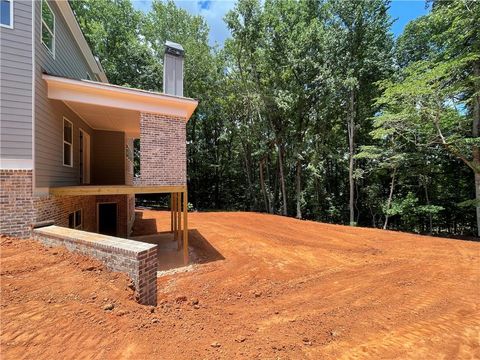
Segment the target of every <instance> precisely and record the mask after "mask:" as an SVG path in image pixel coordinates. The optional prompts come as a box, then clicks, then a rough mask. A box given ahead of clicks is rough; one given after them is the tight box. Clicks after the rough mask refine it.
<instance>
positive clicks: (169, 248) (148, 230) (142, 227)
mask: <svg viewBox="0 0 480 360" xmlns="http://www.w3.org/2000/svg"><path fill="white" fill-rule="evenodd" d="M142 215H143V214H142V213H141V212H139V211H136V212H135V223H134V226H133V234H134V236H132V237H131V239H132V240H137V241H142V242H147V243H150V244H156V245H157V246H158V271H165V270H171V269H176V268H179V267H183V266H184V264H183V251H182V250H181V249H180V250H179V249H178V243H177V241H175V239H174V235H173V233H172V232H170V231H158V227H157V222H156V220H155V219H145V218H143V216H142ZM188 239H189V240H188V242H189V243H188V245H189V246H188V248H189V251H188V252H189V258H190V262H189V264H206V263H209V262H213V261H218V260H225V258H224V257H223V256H222V254H220V253H219V252H218V250H217V249H216V248H215V247H213V246H212V244H211V243H210V242H209V241H208V240H207V239H206V238H205V237H204V236H203V235H202V234H201V233H200V232H199V231H198V230H197V229H189V230H188Z"/></svg>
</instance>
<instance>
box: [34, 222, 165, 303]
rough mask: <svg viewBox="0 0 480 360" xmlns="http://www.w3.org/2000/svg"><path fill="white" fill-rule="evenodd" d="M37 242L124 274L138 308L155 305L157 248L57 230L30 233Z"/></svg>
mask: <svg viewBox="0 0 480 360" xmlns="http://www.w3.org/2000/svg"><path fill="white" fill-rule="evenodd" d="M33 237H34V239H36V240H39V241H41V242H42V243H44V244H46V245H49V246H65V247H66V248H67V249H68V250H70V251H73V252H80V253H82V254H84V255H87V256H91V257H94V258H97V259H99V260H101V261H102V262H103V263H104V264H105V265H106V266H107V268H108V269H110V270H112V271H121V272H125V273H127V274H128V275H129V276H130V278H131V279H132V280H133V283H134V284H135V297H136V299H137V301H138V302H139V303H141V304H146V305H156V303H157V261H158V260H157V246H156V245H153V244H147V243H140V242H137V241H132V240H126V239H118V238H112V237H109V236H105V235H99V234H93V233H88V232H85V231H78V230H73V229H63V228H61V227H58V226H47V227H43V228H40V229H35V230H34V231H33Z"/></svg>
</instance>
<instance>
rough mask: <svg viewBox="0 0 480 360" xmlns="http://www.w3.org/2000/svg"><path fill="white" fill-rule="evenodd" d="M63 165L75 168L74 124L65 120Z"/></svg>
mask: <svg viewBox="0 0 480 360" xmlns="http://www.w3.org/2000/svg"><path fill="white" fill-rule="evenodd" d="M63 165H64V166H70V167H72V166H73V124H72V123H71V122H70V121H69V120H67V119H66V118H63Z"/></svg>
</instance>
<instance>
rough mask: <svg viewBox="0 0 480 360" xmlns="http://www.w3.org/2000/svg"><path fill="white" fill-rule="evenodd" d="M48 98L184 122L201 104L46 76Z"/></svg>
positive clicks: (107, 85)
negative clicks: (179, 119)
mask: <svg viewBox="0 0 480 360" xmlns="http://www.w3.org/2000/svg"><path fill="white" fill-rule="evenodd" d="M43 79H44V80H45V81H46V82H47V84H48V98H50V99H55V100H61V101H71V102H77V103H83V104H91V105H97V106H106V107H112V108H117V109H125V110H134V111H139V112H145V113H153V114H161V115H167V116H173V117H179V118H183V119H185V120H187V121H188V119H190V117H191V116H192V114H193V112H194V111H195V109H196V107H197V105H198V101H197V100H194V99H189V98H184V97H178V96H172V95H166V94H160V93H153V92H149V91H144V90H137V89H130V88H126V87H122V86H116V85H110V84H104V83H99V82H95V81H86V80H73V79H67V78H62V77H57V76H51V75H43Z"/></svg>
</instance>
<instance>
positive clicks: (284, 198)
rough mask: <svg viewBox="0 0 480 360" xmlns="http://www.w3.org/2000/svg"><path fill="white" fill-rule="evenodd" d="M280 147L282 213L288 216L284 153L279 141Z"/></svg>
mask: <svg viewBox="0 0 480 360" xmlns="http://www.w3.org/2000/svg"><path fill="white" fill-rule="evenodd" d="M277 148H278V168H279V175H280V189H281V191H282V215H285V216H287V191H286V190H285V176H284V175H283V154H282V147H281V146H280V144H279V143H278V142H277Z"/></svg>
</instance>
